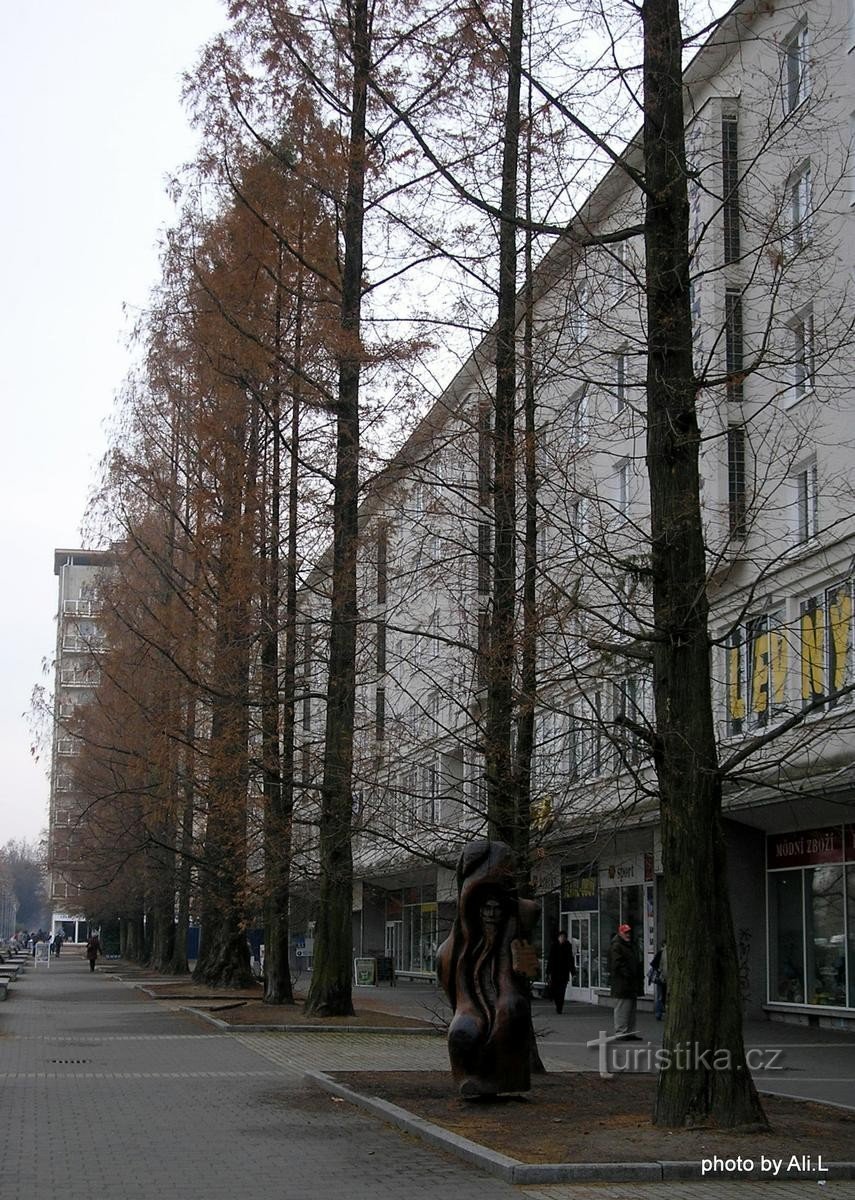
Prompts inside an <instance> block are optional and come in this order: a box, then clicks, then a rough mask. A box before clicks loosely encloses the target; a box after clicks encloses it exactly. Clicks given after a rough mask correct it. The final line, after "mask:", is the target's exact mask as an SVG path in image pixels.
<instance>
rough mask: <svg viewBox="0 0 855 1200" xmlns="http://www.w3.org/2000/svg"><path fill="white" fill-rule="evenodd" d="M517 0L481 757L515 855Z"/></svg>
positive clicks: (495, 825) (496, 825)
mask: <svg viewBox="0 0 855 1200" xmlns="http://www.w3.org/2000/svg"><path fill="white" fill-rule="evenodd" d="M522 43H523V0H512V3H511V26H510V40H509V44H508V89H507V99H506V106H505V124H504V142H503V148H502V200H501V205H502V219H501V222H500V225H499V312H498V319H497V322H496V380H495V403H494V405H493V530H494V545H493V595H492V616H491V620H490V639H489V643H490V644H489V652H488V656H487V719H486V730H485V757H486V774H487V812H488V817H489V821H490V829H491V834H492V836H493V837H496V838H498V839H500V840H501V841H504V842H507V843H508V844H509V845H510V846H512V847H513V848H514V849H515V850H516V846H517V841H518V837H519V822H518V814H517V811H516V810H517V803H516V799H517V798H516V794H515V792H516V789H515V786H514V784H515V781H514V769H513V758H512V751H511V727H512V720H513V709H514V697H513V682H514V660H515V651H516V639H515V636H514V626H515V619H516V598H517V578H516V537H517V528H516V525H517V506H516V398H517V396H516V393H517V365H516V304H517V234H516V221H517V170H518V165H519V140H520V83H521V79H522Z"/></svg>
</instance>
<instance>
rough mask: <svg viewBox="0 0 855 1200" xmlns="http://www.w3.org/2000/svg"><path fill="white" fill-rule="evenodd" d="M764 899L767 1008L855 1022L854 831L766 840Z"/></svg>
mask: <svg viewBox="0 0 855 1200" xmlns="http://www.w3.org/2000/svg"><path fill="white" fill-rule="evenodd" d="M766 895H767V936H768V957H767V961H768V975H767V989H768V990H767V995H768V1003H769V1007H770V1008H772V1009H773V1010H774V1009H787V1010H790V1011H804V1010H808V1011H810V1010H813V1011H814V1012H817V1013H822V1012H825V1013H826V1014H828V1013H829V1010H837V1012H838V1014H839V1015H841V1016H843V1015H844V1014H845V1015H850V1016H855V824H850V825H832V826H826V827H824V828H820V829H807V830H800V831H798V832H795V833H783V834H775V835H769V836H768V837H767V839H766ZM846 1010H850V1011H849V1013H848V1014H846Z"/></svg>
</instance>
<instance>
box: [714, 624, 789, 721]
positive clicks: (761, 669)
mask: <svg viewBox="0 0 855 1200" xmlns="http://www.w3.org/2000/svg"><path fill="white" fill-rule="evenodd" d="M782 615H783V614H782V613H781V611H780V610H775V611H774V612H768V613H763V614H761V615H760V616H756V617H752V618H751V620H749V621H746V623H745V624H744V625H741V626H740V627H739V628H738V629H735V630H734V631H733V633H732V634H731V636H730V637H729V639H728V644H727V648H726V656H727V657H726V690H727V732H728V734H729V735H731V736H733V735H737V734H740V733H744V732H745V728H746V724H747V725H748V726H749V727H750V728H754V729H756V728H758V727H759V728H762V727H764V726H766V725H768V724H769V722H770V721H771V720H772V719H773V718H774V717H776V716H779V715H782V714H783V712H784V709H785V704H786V698H787V670H788V662H789V654H788V652H789V642H788V640H787V635H786V629H785V627H784V625H783V622H782Z"/></svg>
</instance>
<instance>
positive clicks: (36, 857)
mask: <svg viewBox="0 0 855 1200" xmlns="http://www.w3.org/2000/svg"><path fill="white" fill-rule="evenodd" d="M47 924H48V905H47V897H46V895H45V865H44V855H43V853H42V851H41V850H40V849H39V847H38V846H36V845H34V844H33V843H31V842H27V841H23V840H18V841H16V840H15V839H12V840H10V841H8V842H6V844H5V845H4V846H0V937H10V936H11V935H12V934H13V933H15V932H16V931H18V930H36V929H46V928H47Z"/></svg>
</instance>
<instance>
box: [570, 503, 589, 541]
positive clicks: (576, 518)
mask: <svg viewBox="0 0 855 1200" xmlns="http://www.w3.org/2000/svg"><path fill="white" fill-rule="evenodd" d="M571 520H572V523H573V530H572V533H573V540H574V543H575V545H576V549H577V550H578V549H580V548H582V547H584V545H585V543H586V542H587V540H588V535H589V533H590V530H589V528H588V525H589V518H588V497H587V496H579V497H577V499H576V500H574V502H573V507H572V509H571Z"/></svg>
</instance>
